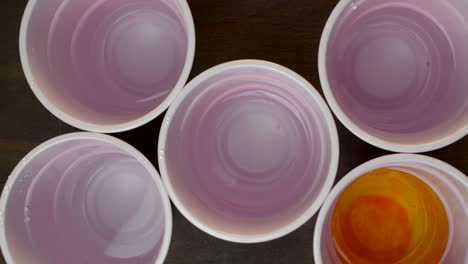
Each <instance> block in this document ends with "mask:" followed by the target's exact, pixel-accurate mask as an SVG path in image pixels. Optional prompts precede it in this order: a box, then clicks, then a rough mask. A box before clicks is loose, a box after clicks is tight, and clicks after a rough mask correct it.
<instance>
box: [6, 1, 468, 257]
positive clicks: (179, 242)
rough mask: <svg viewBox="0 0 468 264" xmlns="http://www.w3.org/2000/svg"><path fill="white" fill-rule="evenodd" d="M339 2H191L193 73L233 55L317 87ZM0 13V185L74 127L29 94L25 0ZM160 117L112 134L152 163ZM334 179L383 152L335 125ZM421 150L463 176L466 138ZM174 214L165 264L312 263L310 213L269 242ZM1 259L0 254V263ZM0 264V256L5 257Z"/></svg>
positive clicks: (467, 155)
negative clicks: (322, 48) (212, 230)
mask: <svg viewBox="0 0 468 264" xmlns="http://www.w3.org/2000/svg"><path fill="white" fill-rule="evenodd" d="M336 3H337V0H314V1H310V0H237V1H233V0H190V1H189V4H190V7H191V9H192V13H193V16H194V19H195V24H196V34H197V49H196V57H195V63H194V65H193V70H192V75H191V78H193V77H194V76H195V75H197V74H199V73H201V72H202V71H204V70H206V69H208V68H210V67H212V66H215V65H216V64H219V63H222V62H227V61H230V60H236V59H263V60H269V61H273V62H276V63H279V64H282V65H284V66H286V67H289V68H291V69H292V70H294V71H296V72H298V73H299V74H301V75H302V76H304V77H305V78H306V79H307V80H309V81H310V82H311V83H312V84H313V85H314V86H315V87H316V88H317V89H318V90H319V91H320V83H319V78H318V73H317V72H318V69H317V52H318V45H319V40H320V35H321V33H322V29H323V26H324V25H325V22H326V19H327V18H328V16H329V14H330V12H331V11H332V9H333V7H334V6H335V5H336ZM0 5H1V6H2V8H1V10H2V14H1V16H0V27H1V28H0V29H1V31H0V32H2V35H1V36H0V99H1V104H0V121H1V125H0V183H4V182H5V180H6V179H7V176H8V175H9V173H10V172H11V170H12V169H13V168H14V166H15V165H16V163H17V162H18V161H19V160H21V158H22V157H23V156H24V155H25V154H26V153H27V152H28V151H30V150H31V149H32V148H33V147H35V146H37V145H38V144H40V143H41V142H43V141H45V140H48V139H50V138H52V137H54V136H58V135H61V134H63V133H67V132H71V131H76V129H74V128H71V127H69V126H67V125H66V124H64V123H62V122H60V121H59V120H58V119H56V118H55V117H54V116H52V115H51V114H50V113H48V112H47V111H46V110H45V109H44V107H42V106H41V105H40V103H39V102H38V101H37V99H36V98H35V97H34V96H33V94H32V92H31V91H30V89H29V87H28V85H27V83H26V81H25V78H24V76H23V73H22V69H21V66H20V60H19V54H18V33H19V25H20V21H21V16H22V12H23V9H24V7H25V5H26V1H25V0H6V1H3V2H2V3H1V4H0ZM161 120H162V119H161V118H158V119H156V120H154V121H152V122H151V123H149V124H147V125H145V126H143V127H141V128H138V129H135V130H132V131H130V132H126V133H120V134H116V135H115V136H117V137H119V138H121V139H124V140H126V141H127V142H129V143H131V144H132V145H133V146H135V147H136V148H137V149H139V150H140V151H141V152H143V153H144V154H145V155H146V156H147V157H148V158H149V159H150V160H151V161H152V162H153V163H154V164H155V165H157V164H156V161H157V159H156V151H157V149H156V145H157V139H158V134H159V127H160V124H161ZM337 125H338V130H339V136H340V145H341V147H340V151H341V154H340V166H339V171H338V178H341V177H342V176H343V175H345V174H346V173H347V172H348V171H350V170H351V169H353V168H354V167H356V166H357V165H359V164H361V163H363V162H365V161H367V160H370V159H372V158H375V157H379V156H382V155H385V154H388V152H386V151H383V150H380V149H377V148H375V147H372V146H370V145H368V144H366V143H364V142H363V141H361V140H359V139H358V138H356V137H355V136H354V135H352V134H351V133H350V132H349V131H347V130H346V129H345V128H344V127H343V126H342V125H340V124H339V123H338V122H337ZM427 155H430V156H433V157H436V158H439V159H441V160H444V161H446V162H448V163H450V164H452V165H453V166H455V167H457V168H458V169H460V170H461V171H462V172H464V173H465V174H468V137H465V138H464V139H462V140H460V141H459V142H457V143H455V144H453V145H451V146H449V147H447V148H444V149H441V150H438V151H435V152H431V153H428V154H427ZM2 185H3V184H2ZM173 211H174V230H173V240H172V244H171V247H170V251H169V255H168V257H167V259H166V262H165V263H167V264H238V263H239V264H240V263H242V264H296V263H297V264H310V263H314V261H313V254H312V238H313V228H314V222H315V218H314V219H312V220H310V221H309V222H308V223H307V224H306V225H304V226H303V227H302V228H300V229H299V230H297V231H295V232H293V233H292V234H290V235H288V236H286V237H284V238H281V239H278V240H275V241H272V242H268V243H261V244H255V245H240V244H233V243H228V242H223V241H221V240H218V239H215V238H212V237H210V236H208V235H206V234H204V233H202V232H201V231H199V230H198V229H196V228H195V227H193V226H192V225H191V224H190V223H189V222H188V221H187V220H185V219H184V218H183V217H182V216H181V215H180V213H178V212H177V210H175V209H174V210H173ZM2 261H3V258H0V262H2ZM3 263H4V261H3Z"/></svg>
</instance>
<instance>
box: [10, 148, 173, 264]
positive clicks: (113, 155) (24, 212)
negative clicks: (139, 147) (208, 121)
mask: <svg viewBox="0 0 468 264" xmlns="http://www.w3.org/2000/svg"><path fill="white" fill-rule="evenodd" d="M5 215H6V220H5V230H6V238H7V241H8V247H9V250H10V252H11V255H12V258H13V260H14V261H15V263H22V264H64V263H69V264H83V263H89V264H95V263H102V264H117V263H122V264H123V263H125V264H153V263H154V262H155V260H156V258H157V256H158V254H159V251H160V248H161V243H162V240H163V236H164V233H165V231H164V226H165V220H164V210H163V202H162V197H161V194H160V193H158V190H157V187H156V184H155V182H154V180H153V179H152V176H151V175H150V174H149V172H148V171H147V170H146V169H145V168H144V167H143V166H142V165H141V164H140V163H139V161H137V160H136V159H135V158H134V157H132V156H130V155H129V154H127V153H126V152H124V151H123V150H121V149H119V148H117V147H115V146H112V145H111V144H107V143H104V142H100V141H97V140H92V139H86V140H84V139H83V140H72V141H67V142H62V143H59V144H56V145H54V146H52V147H49V148H47V149H46V150H45V151H43V152H41V153H40V154H39V155H38V156H36V157H35V158H33V159H32V160H30V161H28V163H27V165H26V167H24V169H23V170H22V171H21V173H20V175H19V176H18V180H17V181H16V183H14V184H13V186H12V188H11V190H10V196H9V201H8V204H7V207H6V210H5Z"/></svg>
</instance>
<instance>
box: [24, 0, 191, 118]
mask: <svg viewBox="0 0 468 264" xmlns="http://www.w3.org/2000/svg"><path fill="white" fill-rule="evenodd" d="M185 25H186V24H185V21H184V20H183V17H182V11H181V7H180V4H179V3H178V1H164V0H136V1H126V0H112V1H110V0H104V1H95V0H72V1H54V0H47V1H37V3H36V4H35V6H34V8H33V11H32V15H31V20H30V23H29V30H28V32H27V55H28V61H29V63H30V65H31V68H32V73H33V78H34V79H35V84H34V85H36V86H38V87H40V88H41V89H42V91H43V93H44V94H45V95H46V97H47V98H48V99H49V100H50V101H51V102H52V103H53V104H55V105H57V106H58V107H59V109H61V110H62V111H64V112H66V113H68V114H70V115H72V116H75V117H77V118H78V119H80V120H83V121H87V122H91V123H98V124H118V123H120V122H125V121H129V120H132V119H134V118H138V117H140V116H142V115H144V114H146V113H148V112H150V111H151V110H153V109H154V108H156V107H157V106H158V105H159V104H161V102H162V101H163V100H164V99H166V97H167V96H168V95H169V93H170V92H171V91H172V89H173V88H174V86H175V85H176V83H177V81H178V80H179V77H180V75H181V73H182V70H183V68H184V63H185V60H186V55H187V45H188V37H187V34H188V33H187V31H186V26H185Z"/></svg>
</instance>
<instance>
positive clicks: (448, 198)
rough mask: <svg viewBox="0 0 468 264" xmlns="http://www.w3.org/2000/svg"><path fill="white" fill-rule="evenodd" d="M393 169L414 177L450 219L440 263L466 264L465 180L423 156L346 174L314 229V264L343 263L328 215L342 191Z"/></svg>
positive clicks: (391, 158) (385, 160)
mask: <svg viewBox="0 0 468 264" xmlns="http://www.w3.org/2000/svg"><path fill="white" fill-rule="evenodd" d="M388 167H391V168H394V169H398V170H402V171H405V172H408V173H410V174H412V175H415V176H417V177H419V178H420V179H422V180H423V181H424V182H426V183H427V184H428V185H429V186H431V187H432V189H433V190H434V191H435V192H436V193H437V194H438V195H439V198H440V199H441V200H442V202H443V203H444V205H445V207H446V208H445V209H446V211H447V215H448V218H449V229H450V231H449V241H448V243H447V245H448V246H447V248H446V251H445V253H444V256H443V258H442V260H441V261H440V263H444V264H445V263H447V264H462V263H467V262H468V251H467V250H466V249H467V247H468V241H467V240H466V238H467V237H468V178H467V176H465V175H463V173H461V172H460V171H459V170H457V169H455V168H454V167H452V166H450V165H449V164H447V163H445V162H442V161H440V160H437V159H434V158H430V157H427V156H422V155H414V154H395V155H388V156H384V157H381V158H377V159H374V160H371V161H368V162H366V163H364V164H362V165H360V166H359V167H357V168H355V169H354V170H352V171H351V172H349V173H348V174H347V175H346V176H345V177H344V178H343V179H342V180H341V181H340V182H338V184H337V185H336V186H335V187H334V188H333V190H332V191H331V192H330V194H329V196H328V197H327V199H326V201H325V203H324V204H323V206H322V209H321V210H320V213H319V216H318V218H317V224H316V226H315V234H314V256H315V263H317V264H322V263H326V264H340V263H342V262H341V261H340V260H339V259H338V256H337V254H336V250H335V247H334V243H333V239H332V236H331V226H330V225H331V215H332V212H333V209H334V206H335V203H336V201H337V199H338V197H339V196H340V195H341V193H342V192H343V190H345V189H346V187H347V186H348V185H349V184H351V183H352V182H353V181H354V180H356V179H357V178H359V177H360V176H361V175H363V174H365V173H367V172H370V171H373V170H375V169H379V168H388Z"/></svg>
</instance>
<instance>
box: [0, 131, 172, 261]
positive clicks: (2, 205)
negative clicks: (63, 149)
mask: <svg viewBox="0 0 468 264" xmlns="http://www.w3.org/2000/svg"><path fill="white" fill-rule="evenodd" d="M77 139H93V140H98V141H101V142H104V143H107V144H111V145H114V146H116V147H118V148H120V149H122V150H123V151H125V152H127V153H128V154H130V155H131V156H132V157H134V158H135V159H136V160H138V162H139V163H140V164H141V165H143V167H144V168H145V169H146V170H147V171H148V172H149V173H150V175H151V177H152V178H153V180H154V182H155V184H156V188H157V190H158V193H159V194H160V195H161V198H162V204H163V210H164V236H163V240H162V244H161V248H160V251H159V254H158V256H157V259H156V260H155V264H162V263H163V262H164V259H165V258H166V256H167V253H168V251H169V245H170V242H171V237H172V225H173V224H172V210H171V203H170V201H169V196H168V195H167V192H166V190H165V189H164V184H163V183H162V181H161V178H160V176H159V173H158V172H157V171H156V169H155V168H154V166H153V165H152V164H151V162H150V161H149V160H148V159H147V158H146V157H145V156H144V155H143V154H142V153H141V152H139V151H138V150H137V149H135V148H134V147H132V146H131V145H129V144H128V143H126V142H124V141H122V140H120V139H118V138H115V137H112V136H109V135H104V134H97V133H92V132H75V133H69V134H65V135H62V136H58V137H55V138H52V139H49V140H48V141H45V142H44V143H42V144H40V145H39V146H37V147H35V148H34V149H33V150H31V151H30V152H29V153H28V154H27V155H26V156H25V157H24V158H23V159H22V160H21V161H20V162H18V164H17V165H16V166H15V168H14V169H13V171H12V173H11V175H10V176H9V177H8V179H7V181H6V183H5V186H11V185H12V184H14V183H15V182H16V181H17V179H18V176H19V175H20V173H21V172H22V170H23V169H24V167H25V166H26V164H27V161H30V160H32V159H34V158H35V157H36V156H37V155H39V154H41V153H42V152H43V151H45V150H47V149H48V148H49V147H51V146H54V145H56V144H60V143H63V142H66V141H70V140H77ZM5 189H7V188H5ZM5 189H4V190H5ZM9 198H10V197H9V193H8V191H7V192H5V191H2V194H1V197H0V211H1V212H4V213H3V214H1V215H0V218H1V221H2V222H3V223H4V222H5V214H6V211H5V209H6V205H7V203H8V201H9ZM0 248H1V249H2V253H3V256H4V258H5V260H6V262H7V263H12V264H13V263H17V262H15V261H14V259H13V257H12V255H11V253H10V248H9V246H8V241H7V237H6V227H5V225H1V227H0Z"/></svg>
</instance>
